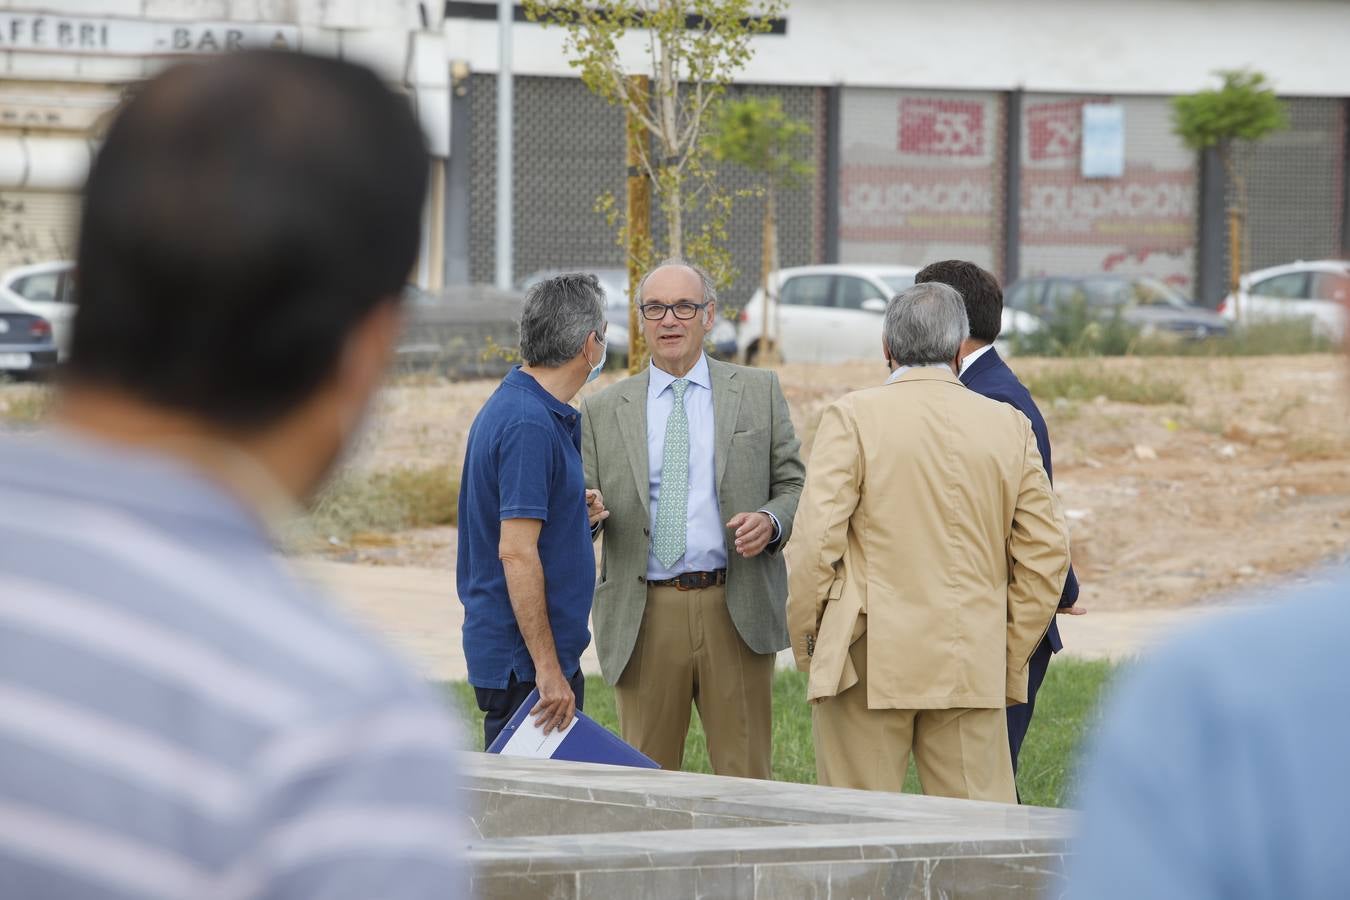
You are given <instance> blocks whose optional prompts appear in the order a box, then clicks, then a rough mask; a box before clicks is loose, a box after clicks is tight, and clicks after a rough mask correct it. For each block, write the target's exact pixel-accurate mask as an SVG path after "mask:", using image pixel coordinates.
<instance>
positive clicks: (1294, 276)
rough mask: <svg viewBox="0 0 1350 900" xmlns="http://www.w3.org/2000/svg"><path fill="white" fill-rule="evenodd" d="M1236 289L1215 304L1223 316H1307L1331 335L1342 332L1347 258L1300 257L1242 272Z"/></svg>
mask: <svg viewBox="0 0 1350 900" xmlns="http://www.w3.org/2000/svg"><path fill="white" fill-rule="evenodd" d="M1238 285H1239V287H1238V293H1237V294H1236V295H1234V294H1229V295H1228V296H1227V297H1225V298H1224V299H1223V302H1222V303H1221V304H1219V313H1220V315H1222V316H1223V317H1224V318H1226V319H1230V320H1233V321H1238V320H1239V319H1240V320H1241V321H1242V322H1243V323H1244V324H1247V323H1253V322H1270V321H1277V320H1281V319H1310V320H1312V323H1313V327H1314V328H1315V329H1317V331H1318V332H1320V333H1321V334H1324V335H1326V336H1327V337H1329V338H1331V339H1332V340H1335V341H1339V340H1340V339H1341V337H1342V335H1344V334H1345V316H1346V304H1347V303H1350V262H1346V261H1344V260H1339V259H1319V260H1313V261H1310V262H1305V261H1303V260H1299V261H1298V262H1294V263H1289V264H1288V265H1283V266H1272V267H1271V268H1269V269H1259V270H1257V271H1255V272H1249V273H1248V274H1246V275H1243V276H1242V278H1241V279H1240V280H1239V281H1238Z"/></svg>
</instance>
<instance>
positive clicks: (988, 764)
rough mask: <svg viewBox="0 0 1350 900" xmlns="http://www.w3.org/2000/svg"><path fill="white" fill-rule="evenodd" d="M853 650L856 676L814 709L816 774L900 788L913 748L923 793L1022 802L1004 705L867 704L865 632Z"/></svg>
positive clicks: (837, 783)
mask: <svg viewBox="0 0 1350 900" xmlns="http://www.w3.org/2000/svg"><path fill="white" fill-rule="evenodd" d="M849 657H850V658H851V659H852V660H853V665H854V667H855V668H856V669H857V670H858V683H857V684H855V685H853V687H851V688H849V689H848V690H846V691H844V692H843V693H842V694H839V695H838V696H836V697H830V698H828V699H825V700H822V701H821V702H820V703H817V704H816V705H815V706H814V707H813V708H812V713H811V724H812V731H813V732H814V734H815V744H816V779H817V781H819V782H820V783H821V784H828V785H831V786H833V787H849V788H861V789H863V790H869V791H897V792H898V791H900V790H902V789H903V788H904V784H905V770H906V769H907V768H908V766H909V754H910V750H911V749H912V750H913V751H914V762H915V766H916V767H917V768H918V770H919V783H920V785H921V786H922V787H923V792H924V793H925V794H930V795H935V796H939V797H960V798H964V799H967V800H992V801H995V802H998V803H1016V802H1017V789H1016V787H1014V783H1013V772H1012V757H1011V755H1010V754H1009V752H1008V718H1007V714H1006V713H1005V712H1004V710H1002V709H868V707H867V635H866V634H865V633H864V634H863V636H862V637H860V638H858V639H857V640H856V641H854V642H853V646H852V647H850V648H849Z"/></svg>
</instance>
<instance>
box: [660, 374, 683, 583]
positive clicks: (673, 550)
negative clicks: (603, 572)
mask: <svg viewBox="0 0 1350 900" xmlns="http://www.w3.org/2000/svg"><path fill="white" fill-rule="evenodd" d="M672 387H673V388H674V389H675V406H674V407H673V408H672V409H671V411H670V418H668V419H666V447H665V450H664V451H663V452H662V454H661V492H660V494H659V495H658V496H657V501H656V502H657V507H656V531H655V533H654V534H653V535H652V552H653V553H655V554H656V558H657V559H658V560H660V561H661V565H663V566H665V567H666V568H667V569H668V568H670V567H671V566H673V565H674V564H675V560H677V559H679V558H680V557H681V556H684V544H685V521H686V513H687V512H688V510H689V417H688V416H687V415H685V412H684V392H685V390H687V389H688V387H689V379H687V378H680V379H677V380H676V381H675V382H674V384H673V385H672Z"/></svg>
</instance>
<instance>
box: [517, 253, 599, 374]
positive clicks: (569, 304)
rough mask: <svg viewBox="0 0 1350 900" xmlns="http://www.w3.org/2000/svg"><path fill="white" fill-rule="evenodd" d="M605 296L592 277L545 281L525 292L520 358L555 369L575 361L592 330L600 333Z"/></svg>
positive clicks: (561, 277)
mask: <svg viewBox="0 0 1350 900" xmlns="http://www.w3.org/2000/svg"><path fill="white" fill-rule="evenodd" d="M604 326H605V293H604V291H603V290H601V288H600V282H599V281H598V280H597V279H596V277H595V276H594V275H586V274H582V273H575V274H569V275H558V276H555V277H553V278H546V279H544V280H543V281H541V282H539V283H537V284H535V285H534V286H533V287H531V288H530V289H529V290H528V291H527V292H526V293H525V309H524V311H523V312H522V313H521V315H520V358H521V359H523V360H524V361H525V364H526V365H529V366H542V367H545V368H549V369H556V368H557V367H558V366H561V365H565V364H566V363H568V362H570V361H571V360H573V359H575V358H576V355H577V354H578V353H580V352H581V348H582V347H583V346H584V345H585V343H586V336H587V335H589V334H590V333H591V332H592V331H594V332H596V333H597V334H602V333H603V332H604Z"/></svg>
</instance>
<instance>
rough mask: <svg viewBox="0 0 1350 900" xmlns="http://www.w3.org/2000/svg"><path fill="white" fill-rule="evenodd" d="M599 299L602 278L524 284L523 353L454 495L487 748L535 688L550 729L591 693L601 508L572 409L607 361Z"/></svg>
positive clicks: (473, 679) (467, 638) (476, 437)
mask: <svg viewBox="0 0 1350 900" xmlns="http://www.w3.org/2000/svg"><path fill="white" fill-rule="evenodd" d="M605 327H606V326H605V295H604V292H603V291H602V290H601V288H600V282H598V281H596V279H595V276H594V275H559V276H557V277H556V278H549V279H547V280H545V281H541V282H539V283H538V284H536V285H535V286H534V287H532V288H530V291H529V293H528V294H527V295H526V297H525V309H524V311H523V312H522V314H521V318H520V358H521V359H523V360H524V361H525V364H524V365H523V366H516V367H515V368H514V369H512V370H511V371H510V372H508V373H507V375H506V377H505V378H503V379H502V383H501V386H499V387H498V388H497V390H496V392H495V393H493V395H492V396H491V397H490V398H488V402H487V403H485V404H484V405H483V408H482V409H481V410H479V412H478V415H477V417H475V418H474V420H473V427H471V428H470V429H469V440H468V443H467V444H466V445H465V448H464V468H463V475H462V476H461V478H460V490H459V523H460V524H459V559H458V577H457V578H456V584H457V589H458V592H459V599H460V602H461V603H463V604H464V659H465V661H466V662H467V663H468V666H469V683H470V684H472V685H473V688H474V694H475V695H476V697H477V700H478V708H479V709H481V710H482V711H483V712H484V713H485V714H486V716H485V718H484V719H483V747H484V749H486V748H488V747H491V746H492V742H493V741H494V740H496V739H497V735H498V734H500V733H501V730H502V728H504V727H505V726H506V723H507V722H508V721H510V719H511V714H512V713H514V712H515V711H516V707H518V706H520V704H521V703H523V702H524V701H525V699H526V698H527V697H529V696H530V693H531V692H532V691H534V689H535V688H536V687H538V689H539V700H538V702H537V703H536V704H535V705H534V706H533V707H532V708H531V712H532V713H533V714H534V715H535V717H536V721H537V722H538V724H539V725H540V726H541V727H542V728H543V730H544V733H545V734H548V733H549V732H551V731H553V730H554V729H555V728H566V727H567V726H568V725H569V724H570V723H571V721H572V716H573V714H574V713H575V712H576V711H577V710H579V709H581V706H582V703H583V701H584V700H585V689H586V678H585V676H584V675H583V674H582V673H581V654H582V652H583V651H584V650H585V649H586V645H587V644H589V643H590V642H591V631H590V617H591V598H592V596H593V595H594V593H595V550H594V549H593V548H592V546H591V529H593V528H595V527H596V526H597V525H598V524H599V523H600V522H601V521H602V520H603V519H604V517H605V515H606V513H605V511H604V499H603V498H602V497H601V495H600V492H599V491H587V490H586V479H585V476H584V474H583V472H582V466H581V414H580V413H578V412H577V411H576V410H575V409H573V408H572V407H571V406H569V405H568V403H569V402H570V401H571V399H572V398H573V397H575V396H576V393H577V391H579V390H581V386H582V385H584V384H586V383H587V382H588V381H593V380H594V379H595V378H596V377H598V376H599V375H600V370H601V369H603V368H604V365H605Z"/></svg>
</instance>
